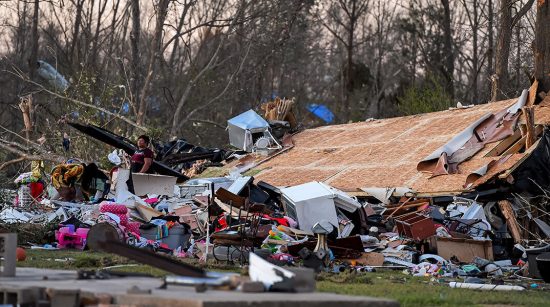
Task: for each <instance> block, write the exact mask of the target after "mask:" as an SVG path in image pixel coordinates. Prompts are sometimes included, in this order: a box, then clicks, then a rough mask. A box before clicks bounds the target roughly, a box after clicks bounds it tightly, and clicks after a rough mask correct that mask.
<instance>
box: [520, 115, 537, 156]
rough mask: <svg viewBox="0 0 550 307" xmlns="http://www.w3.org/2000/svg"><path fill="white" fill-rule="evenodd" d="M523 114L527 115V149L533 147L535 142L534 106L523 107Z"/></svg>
mask: <svg viewBox="0 0 550 307" xmlns="http://www.w3.org/2000/svg"><path fill="white" fill-rule="evenodd" d="M522 110H523V115H524V116H525V125H526V129H527V133H526V134H525V137H526V138H525V149H527V148H529V147H531V146H532V145H533V144H534V143H535V139H536V132H535V109H534V108H533V107H523V108H522Z"/></svg>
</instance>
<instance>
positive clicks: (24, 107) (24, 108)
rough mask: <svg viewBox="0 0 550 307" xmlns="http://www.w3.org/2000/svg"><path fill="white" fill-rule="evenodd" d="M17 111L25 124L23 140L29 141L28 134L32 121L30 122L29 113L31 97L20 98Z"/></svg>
mask: <svg viewBox="0 0 550 307" xmlns="http://www.w3.org/2000/svg"><path fill="white" fill-rule="evenodd" d="M19 109H20V110H21V113H22V114H23V123H24V124H25V138H26V139H27V141H29V139H30V133H31V132H32V130H33V128H32V120H31V111H32V96H31V95H27V96H24V97H21V100H20V102H19Z"/></svg>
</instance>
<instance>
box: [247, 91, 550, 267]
mask: <svg viewBox="0 0 550 307" xmlns="http://www.w3.org/2000/svg"><path fill="white" fill-rule="evenodd" d="M549 125H550V105H548V104H547V103H545V101H543V102H542V103H540V104H538V105H534V98H533V97H530V95H529V92H528V91H527V90H525V91H524V92H523V94H522V95H521V97H519V98H516V99H510V100H505V101H499V102H494V103H488V104H483V105H477V106H468V107H461V108H451V109H449V110H446V111H441V112H434V113H428V114H419V115H413V116H407V117H399V118H389V119H382V120H370V121H366V122H359V123H352V124H343V125H334V126H324V127H319V128H315V129H308V130H305V131H303V132H300V133H298V134H296V135H294V136H293V142H294V146H293V147H292V148H291V149H289V150H285V151H284V152H282V153H280V154H278V155H275V156H273V157H272V158H271V159H263V160H262V161H259V162H256V165H255V166H254V167H255V169H256V170H258V171H259V173H258V174H257V175H256V176H255V178H256V180H259V181H266V182H269V183H270V184H272V185H274V186H278V187H285V186H295V185H301V184H305V183H308V182H312V181H317V182H321V183H323V184H327V185H330V186H332V187H335V188H337V189H340V190H342V191H344V192H346V193H348V194H349V195H353V196H356V197H357V198H358V199H360V200H363V201H366V205H365V208H364V209H365V210H364V212H365V213H366V216H367V218H366V221H367V224H370V225H373V222H372V220H369V218H370V217H371V216H379V218H378V219H379V221H388V220H392V221H393V225H396V226H397V229H398V231H399V232H400V234H402V235H405V236H406V237H409V238H413V239H415V240H417V241H420V240H423V239H429V238H430V237H431V236H433V235H435V232H436V230H437V228H438V227H437V226H438V224H444V223H445V222H449V220H448V219H446V220H445V219H444V218H443V216H446V217H453V216H460V217H461V219H456V220H455V221H454V222H453V223H454V224H455V225H446V226H447V229H451V230H452V232H453V231H455V230H456V232H454V233H451V234H450V235H449V234H448V237H450V238H460V239H461V240H462V241H461V242H464V240H469V239H476V238H477V239H479V238H481V237H486V238H487V240H488V241H489V237H491V238H490V239H491V240H490V241H491V242H492V243H493V250H492V251H488V250H487V247H486V246H483V245H482V246H481V249H480V250H481V251H484V253H485V254H484V255H474V256H482V257H485V258H491V259H492V258H493V256H494V258H501V259H502V258H507V257H511V256H510V253H512V252H513V245H514V244H516V243H521V244H522V245H523V246H525V247H533V246H537V245H539V244H540V243H541V242H543V241H545V240H546V239H547V238H548V236H549V235H550V227H549V226H548V222H549V219H548V211H547V209H548V207H547V202H548V198H547V193H548V192H547V191H549V190H550V169H549V165H550V129H549V128H548V126H549ZM434 208H435V209H434ZM380 216H381V217H380ZM369 222H370V223H369ZM457 224H458V225H457ZM380 225H383V224H382V223H380ZM363 226H365V227H362V231H360V230H359V229H357V230H356V231H358V232H361V233H366V232H367V231H368V230H367V229H368V228H367V227H366V226H367V225H363ZM464 227H466V228H468V229H466V230H463V228H464ZM461 229H462V230H461ZM480 229H481V230H483V231H484V233H483V234H480V233H479V231H480ZM356 231H354V232H356ZM488 232H491V233H492V234H491V235H490V236H489V235H487V236H485V233H488ZM441 244H442V243H441ZM436 245H437V244H434V246H436ZM440 246H442V245H440ZM446 247H449V246H446ZM450 247H451V248H455V249H460V247H461V245H456V246H454V245H453V246H450ZM493 252H494V253H495V254H494V255H493ZM457 253H458V252H457ZM440 255H441V253H440ZM447 256H452V255H447ZM464 257H466V258H469V256H464ZM470 258H471V257H470ZM460 260H463V261H469V260H471V259H460Z"/></svg>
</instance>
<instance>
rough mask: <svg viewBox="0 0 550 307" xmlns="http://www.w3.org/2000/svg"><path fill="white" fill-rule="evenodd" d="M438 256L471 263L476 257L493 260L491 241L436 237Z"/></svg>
mask: <svg viewBox="0 0 550 307" xmlns="http://www.w3.org/2000/svg"><path fill="white" fill-rule="evenodd" d="M436 245H437V254H438V255H439V256H441V257H443V258H444V259H451V257H456V258H457V259H458V261H460V262H464V263H471V262H472V261H473V260H474V258H475V257H479V258H483V259H487V260H493V259H494V257H493V244H492V242H491V240H472V239H461V238H444V237H436Z"/></svg>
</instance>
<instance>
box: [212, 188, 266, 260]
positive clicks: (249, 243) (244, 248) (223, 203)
mask: <svg viewBox="0 0 550 307" xmlns="http://www.w3.org/2000/svg"><path fill="white" fill-rule="evenodd" d="M237 192H239V191H237ZM215 201H216V204H217V205H218V206H220V207H221V208H222V210H224V211H225V212H226V215H225V218H224V220H223V221H222V222H224V223H225V225H224V226H225V229H224V230H222V231H219V232H216V233H213V234H212V235H211V238H212V239H213V244H214V251H213V256H214V258H215V259H216V260H225V261H228V262H233V261H234V260H235V259H238V260H239V262H240V263H241V264H244V263H245V262H247V258H248V254H249V253H251V252H254V246H255V244H256V237H257V233H258V229H259V227H260V221H261V218H262V215H263V212H264V210H265V205H263V204H255V203H251V202H250V201H249V199H248V198H245V197H241V196H238V195H236V194H234V193H232V192H230V191H228V190H226V189H224V188H219V189H218V190H217V191H216V200H215ZM220 247H225V248H220ZM216 250H218V251H223V252H224V254H225V255H220V254H216V252H215V251H216Z"/></svg>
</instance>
